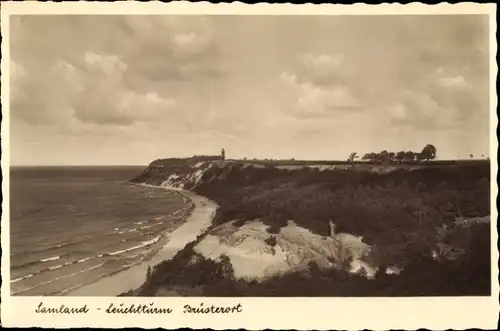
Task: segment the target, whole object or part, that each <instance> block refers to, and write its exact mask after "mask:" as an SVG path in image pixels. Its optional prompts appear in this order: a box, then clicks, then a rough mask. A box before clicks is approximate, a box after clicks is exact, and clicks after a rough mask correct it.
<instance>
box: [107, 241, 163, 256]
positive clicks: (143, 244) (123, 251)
mask: <svg viewBox="0 0 500 331" xmlns="http://www.w3.org/2000/svg"><path fill="white" fill-rule="evenodd" d="M158 240H160V237H156V238H154V239H151V240H148V241H143V242H142V243H141V244H140V245H137V246H133V247H129V248H126V249H122V250H119V251H115V252H111V253H107V254H106V255H111V256H114V255H118V254H121V253H126V252H129V251H133V250H135V249H138V248H142V247H145V246H148V245H151V244H154V243H155V242H157V241H158Z"/></svg>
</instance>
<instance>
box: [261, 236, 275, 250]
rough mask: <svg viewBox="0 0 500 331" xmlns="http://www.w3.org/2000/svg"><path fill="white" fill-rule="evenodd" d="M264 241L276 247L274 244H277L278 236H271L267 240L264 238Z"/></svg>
mask: <svg viewBox="0 0 500 331" xmlns="http://www.w3.org/2000/svg"><path fill="white" fill-rule="evenodd" d="M264 242H265V243H266V244H268V245H269V246H271V247H274V246H276V237H275V236H270V237H269V238H267V239H266V240H264Z"/></svg>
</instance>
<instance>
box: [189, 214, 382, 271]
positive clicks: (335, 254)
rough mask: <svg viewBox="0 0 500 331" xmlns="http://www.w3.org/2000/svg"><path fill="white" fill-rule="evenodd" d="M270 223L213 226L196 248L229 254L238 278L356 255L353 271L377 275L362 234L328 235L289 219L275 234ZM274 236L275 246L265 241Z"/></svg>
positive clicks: (331, 262) (215, 254) (329, 263)
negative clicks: (325, 235) (361, 236)
mask: <svg viewBox="0 0 500 331" xmlns="http://www.w3.org/2000/svg"><path fill="white" fill-rule="evenodd" d="M267 227H268V226H267V225H265V224H263V223H262V222H260V221H258V220H257V221H252V222H247V223H246V224H244V225H243V226H241V227H239V228H238V227H235V226H234V225H232V224H231V223H226V224H223V225H221V226H218V227H216V228H215V229H213V230H212V231H211V232H210V234H209V235H207V237H205V239H203V240H202V241H201V242H200V243H199V244H198V245H197V246H196V247H195V250H196V251H197V252H198V253H200V254H202V255H204V256H205V257H207V258H212V259H217V258H218V257H219V256H221V255H222V254H224V255H227V256H228V257H229V258H230V260H231V263H232V265H233V268H234V272H235V276H236V277H237V278H250V279H256V280H259V279H265V278H267V277H270V276H273V275H276V274H284V273H287V272H290V271H292V270H297V269H301V268H307V267H308V262H311V261H315V262H316V263H318V266H319V267H330V266H332V265H334V264H336V263H339V261H340V260H343V259H345V258H347V257H348V256H350V257H352V259H353V261H352V262H351V263H350V271H351V272H353V273H356V272H359V271H360V269H361V268H363V269H365V272H366V275H367V276H373V275H374V274H375V272H376V267H374V266H372V265H370V264H369V263H368V262H367V261H365V256H366V255H367V254H369V252H370V246H369V245H367V244H365V243H363V242H362V240H361V238H359V237H356V236H353V235H350V234H346V233H339V234H336V235H335V236H334V237H333V238H332V237H324V236H321V235H318V234H315V233H312V232H311V231H309V230H307V229H304V228H302V227H299V226H297V225H296V224H295V223H294V222H293V221H289V222H288V225H287V226H286V227H283V228H281V229H280V232H279V233H278V234H275V235H271V234H269V233H268V232H267V231H266V229H267ZM271 236H274V238H275V239H276V244H275V245H274V246H271V245H269V244H268V243H266V242H265V240H268V239H269V238H270V237H271Z"/></svg>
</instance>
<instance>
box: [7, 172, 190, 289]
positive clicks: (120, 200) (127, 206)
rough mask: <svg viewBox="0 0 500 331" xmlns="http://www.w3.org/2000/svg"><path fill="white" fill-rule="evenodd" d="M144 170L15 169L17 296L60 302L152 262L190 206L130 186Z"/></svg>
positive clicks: (13, 264)
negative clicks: (79, 290)
mask: <svg viewBox="0 0 500 331" xmlns="http://www.w3.org/2000/svg"><path fill="white" fill-rule="evenodd" d="M143 169H144V167H136V166H123V167H11V168H10V226H9V227H8V231H10V236H9V238H10V271H11V274H10V276H11V277H10V278H11V281H10V285H11V286H10V290H11V295H25V296H40V295H41V296H49V295H55V296H57V295H62V294H64V293H65V292H68V291H71V290H74V289H76V288H79V287H81V286H84V285H87V284H89V283H92V282H95V281H97V280H99V279H101V278H103V277H107V276H110V275H113V274H115V273H117V272H120V271H121V270H124V269H126V268H129V267H131V266H133V265H135V264H137V263H140V262H142V261H144V260H147V259H149V258H151V256H153V255H154V254H155V252H156V251H158V250H159V249H160V248H161V246H162V245H163V244H164V243H165V241H166V240H167V237H168V233H170V232H172V231H173V230H175V229H176V228H178V227H179V226H180V225H182V223H183V222H184V220H185V217H186V216H187V215H188V213H189V207H190V205H189V203H188V200H187V199H186V198H185V197H183V196H182V195H180V194H178V193H176V192H174V191H167V190H165V189H163V188H156V187H147V186H141V185H137V184H131V183H129V182H128V180H130V179H131V178H133V177H135V176H137V175H138V174H140V173H141V172H142V170H143ZM2 231H4V229H2Z"/></svg>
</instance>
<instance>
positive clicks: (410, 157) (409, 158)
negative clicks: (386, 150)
mask: <svg viewBox="0 0 500 331" xmlns="http://www.w3.org/2000/svg"><path fill="white" fill-rule="evenodd" d="M404 159H405V160H407V161H413V160H415V153H413V152H412V151H407V152H405V158H404Z"/></svg>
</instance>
